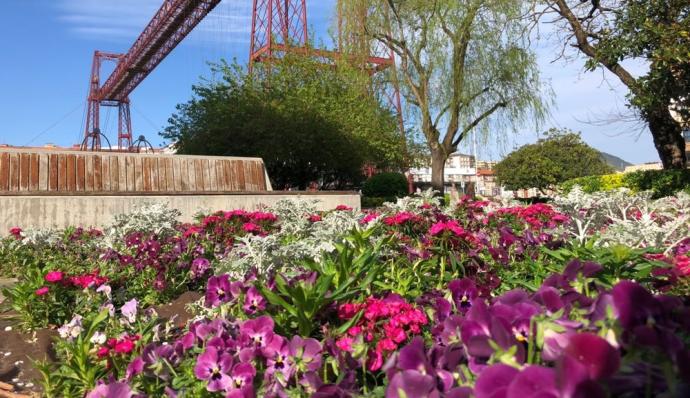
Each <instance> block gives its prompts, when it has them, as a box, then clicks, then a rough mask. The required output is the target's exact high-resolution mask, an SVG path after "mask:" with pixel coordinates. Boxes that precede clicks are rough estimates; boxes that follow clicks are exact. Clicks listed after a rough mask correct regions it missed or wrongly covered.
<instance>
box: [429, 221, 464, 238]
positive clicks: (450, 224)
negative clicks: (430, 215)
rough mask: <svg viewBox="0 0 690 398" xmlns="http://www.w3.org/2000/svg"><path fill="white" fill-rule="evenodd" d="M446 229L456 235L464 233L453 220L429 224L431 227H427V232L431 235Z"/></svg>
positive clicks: (438, 233) (436, 234)
mask: <svg viewBox="0 0 690 398" xmlns="http://www.w3.org/2000/svg"><path fill="white" fill-rule="evenodd" d="M446 231H449V232H451V233H453V235H456V236H463V235H464V234H465V230H464V229H463V228H462V227H461V226H460V224H458V222H457V221H455V220H450V221H446V222H443V221H439V222H437V223H436V224H434V225H432V226H431V228H430V229H429V234H431V235H432V236H438V235H440V234H442V233H444V232H446Z"/></svg>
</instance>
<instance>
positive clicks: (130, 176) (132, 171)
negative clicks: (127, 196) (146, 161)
mask: <svg viewBox="0 0 690 398" xmlns="http://www.w3.org/2000/svg"><path fill="white" fill-rule="evenodd" d="M125 159H127V160H126V167H127V192H134V191H135V190H136V186H135V180H136V177H135V176H136V174H137V170H136V163H135V162H134V157H133V156H127V157H126V158H125Z"/></svg>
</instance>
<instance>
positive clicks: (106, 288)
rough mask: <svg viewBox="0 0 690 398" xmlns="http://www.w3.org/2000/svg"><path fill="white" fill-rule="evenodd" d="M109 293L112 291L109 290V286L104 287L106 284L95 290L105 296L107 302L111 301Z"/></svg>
mask: <svg viewBox="0 0 690 398" xmlns="http://www.w3.org/2000/svg"><path fill="white" fill-rule="evenodd" d="M111 291H112V289H111V288H110V286H109V285H106V284H103V285H101V286H99V287H98V289H96V292H98V293H103V294H105V297H107V298H108V300H111V299H112V298H111V296H110V292H111Z"/></svg>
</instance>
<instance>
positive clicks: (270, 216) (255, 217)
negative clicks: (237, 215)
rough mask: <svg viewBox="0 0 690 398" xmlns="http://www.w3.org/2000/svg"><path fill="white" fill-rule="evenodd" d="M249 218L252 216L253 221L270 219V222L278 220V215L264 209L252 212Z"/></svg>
mask: <svg viewBox="0 0 690 398" xmlns="http://www.w3.org/2000/svg"><path fill="white" fill-rule="evenodd" d="M249 218H251V219H252V220H253V221H257V222H259V221H268V222H275V221H277V220H278V217H276V215H275V214H273V213H266V212H262V211H257V212H254V213H251V214H250V215H249Z"/></svg>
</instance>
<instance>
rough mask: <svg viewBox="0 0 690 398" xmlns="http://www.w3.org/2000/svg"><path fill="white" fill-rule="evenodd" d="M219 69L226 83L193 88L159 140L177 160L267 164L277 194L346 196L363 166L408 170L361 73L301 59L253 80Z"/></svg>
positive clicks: (389, 118)
mask: <svg viewBox="0 0 690 398" xmlns="http://www.w3.org/2000/svg"><path fill="white" fill-rule="evenodd" d="M214 68H215V71H216V73H217V74H218V75H219V76H221V78H220V79H218V80H214V81H204V82H202V83H201V84H198V85H196V86H194V88H193V91H194V97H193V98H192V99H191V100H190V101H188V102H187V103H184V104H180V105H178V107H177V113H175V114H174V115H173V116H172V117H171V118H170V120H169V125H168V127H167V128H166V129H165V131H164V132H163V133H162V134H161V135H162V136H163V137H164V138H166V139H169V140H171V141H173V142H174V143H175V146H176V149H177V151H178V153H183V154H206V155H222V156H255V157H261V158H263V160H264V163H265V164H266V168H267V171H268V175H269V177H270V178H271V181H272V183H273V186H274V187H275V188H277V189H285V188H290V187H292V188H300V189H305V188H307V186H308V185H309V184H310V183H311V182H317V183H319V184H320V186H321V187H322V188H324V189H329V188H330V189H333V188H336V189H342V188H346V187H353V186H356V185H357V184H358V183H359V181H360V180H361V179H362V178H363V175H362V168H363V166H364V165H365V164H373V165H376V166H378V167H379V168H381V169H394V170H397V169H400V168H401V167H402V163H403V157H404V154H403V148H404V145H403V142H402V139H401V137H400V135H399V133H398V130H397V123H396V118H395V116H394V115H393V114H391V112H390V111H389V110H387V109H385V108H384V107H382V106H381V105H380V104H379V102H378V100H377V99H376V98H375V97H373V96H371V95H369V94H368V93H367V90H366V87H367V84H368V79H369V76H367V75H366V74H364V73H362V72H361V71H357V70H352V69H348V67H347V66H346V65H343V66H342V67H339V68H338V69H335V68H331V67H327V66H324V65H323V64H321V63H319V62H317V61H314V60H310V59H308V58H305V57H301V56H287V57H286V58H284V59H282V60H281V61H280V62H276V63H271V64H270V65H268V64H265V65H264V64H262V65H257V66H255V70H254V74H253V76H251V75H248V74H247V73H246V69H245V68H243V67H241V66H239V65H237V64H233V65H228V64H225V63H221V64H220V65H216V66H215V67H214ZM264 68H266V69H264ZM268 68H270V70H268Z"/></svg>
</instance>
